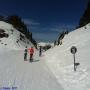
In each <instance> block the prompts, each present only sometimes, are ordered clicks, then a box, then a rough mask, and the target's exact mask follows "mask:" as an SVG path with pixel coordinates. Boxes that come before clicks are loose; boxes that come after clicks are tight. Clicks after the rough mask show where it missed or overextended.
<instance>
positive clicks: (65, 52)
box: [43, 24, 90, 90]
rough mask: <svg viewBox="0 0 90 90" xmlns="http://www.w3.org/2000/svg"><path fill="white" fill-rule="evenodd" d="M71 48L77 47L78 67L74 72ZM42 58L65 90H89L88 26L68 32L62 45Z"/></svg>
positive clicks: (89, 45)
mask: <svg viewBox="0 0 90 90" xmlns="http://www.w3.org/2000/svg"><path fill="white" fill-rule="evenodd" d="M72 46H76V47H77V53H76V62H79V63H80V65H79V66H78V67H77V71H76V72H74V67H73V62H74V59H73V55H72V54H71V52H70V49H71V47H72ZM44 55H45V56H44V57H43V59H45V61H46V63H47V65H48V67H49V68H50V69H51V71H52V72H53V73H54V75H55V76H56V78H57V79H58V81H59V82H60V84H61V85H62V86H63V87H64V89H65V90H90V60H89V59H90V24H87V25H86V26H84V27H82V28H79V29H77V30H74V31H72V32H70V33H69V34H68V35H66V36H65V38H64V39H63V41H62V45H59V46H56V47H55V48H53V49H50V50H49V51H47V52H46V53H45V54H44Z"/></svg>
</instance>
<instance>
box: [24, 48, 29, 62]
mask: <svg viewBox="0 0 90 90" xmlns="http://www.w3.org/2000/svg"><path fill="white" fill-rule="evenodd" d="M27 52H28V50H27V46H26V48H25V50H24V61H27Z"/></svg>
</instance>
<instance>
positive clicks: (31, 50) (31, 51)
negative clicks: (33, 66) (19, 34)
mask: <svg viewBox="0 0 90 90" xmlns="http://www.w3.org/2000/svg"><path fill="white" fill-rule="evenodd" d="M28 50H29V53H30V62H33V54H34V49H33V47H31V48H29V49H28Z"/></svg>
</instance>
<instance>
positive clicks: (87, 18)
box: [78, 0, 90, 27]
mask: <svg viewBox="0 0 90 90" xmlns="http://www.w3.org/2000/svg"><path fill="white" fill-rule="evenodd" d="M88 23H90V0H89V1H88V4H87V8H86V10H85V12H84V14H83V15H82V16H81V18H80V21H79V26H78V27H82V26H84V25H86V24H88Z"/></svg>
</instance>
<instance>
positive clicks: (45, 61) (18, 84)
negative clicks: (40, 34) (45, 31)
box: [0, 21, 90, 90]
mask: <svg viewBox="0 0 90 90" xmlns="http://www.w3.org/2000/svg"><path fill="white" fill-rule="evenodd" d="M85 27H86V29H85ZM85 27H82V28H79V29H77V30H74V31H72V32H70V33H69V34H68V35H66V36H65V37H64V39H63V42H62V45H59V46H55V47H54V48H51V49H49V50H48V51H47V52H45V53H43V55H42V56H41V57H39V52H38V50H36V49H35V53H34V62H32V63H30V62H29V54H28V57H27V60H28V61H24V60H23V56H24V48H25V46H28V47H30V46H32V44H31V42H29V44H27V43H26V42H27V39H26V38H25V42H22V41H20V42H19V44H17V43H16V40H17V39H18V38H19V35H20V32H19V31H17V30H16V29H15V28H13V26H12V25H10V24H8V23H5V22H2V21H0V29H4V30H5V32H7V33H8V34H9V37H8V38H0V40H1V42H0V63H1V65H0V90H90V60H89V59H90V24H87V25H86V26H85ZM11 29H13V30H14V32H13V35H12V34H11ZM1 43H3V44H1ZM5 44H7V45H6V46H5ZM41 44H42V45H46V44H45V43H41ZM41 44H40V45H41ZM72 46H76V47H77V53H76V62H79V63H80V65H79V66H78V67H77V71H76V72H75V71H74V68H73V55H72V54H71V52H70V48H71V47H72Z"/></svg>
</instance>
